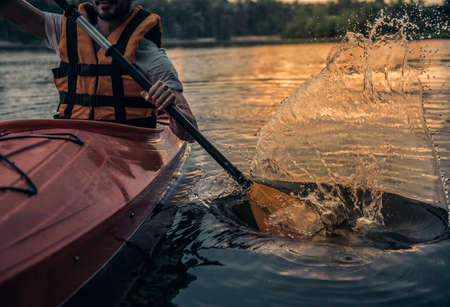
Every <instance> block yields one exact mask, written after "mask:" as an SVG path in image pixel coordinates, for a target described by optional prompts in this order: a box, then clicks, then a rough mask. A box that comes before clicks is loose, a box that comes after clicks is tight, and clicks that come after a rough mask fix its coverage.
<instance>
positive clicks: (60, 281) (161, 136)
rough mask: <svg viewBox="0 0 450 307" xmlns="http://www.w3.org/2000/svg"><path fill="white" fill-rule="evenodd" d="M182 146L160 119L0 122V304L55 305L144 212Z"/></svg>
mask: <svg viewBox="0 0 450 307" xmlns="http://www.w3.org/2000/svg"><path fill="white" fill-rule="evenodd" d="M2 139H3V140H2ZM185 149H186V144H185V143H184V142H182V141H180V140H179V139H178V138H177V137H176V136H175V135H173V134H172V132H171V131H170V129H169V128H168V127H167V126H166V127H164V128H157V129H147V128H138V127H132V126H125V125H120V124H114V123H104V122H93V121H78V120H20V121H8V122H2V123H0V153H1V154H2V155H3V157H4V158H6V159H8V160H9V161H10V162H11V164H13V165H15V167H12V166H11V164H9V163H1V164H0V186H3V187H4V189H3V191H0V204H1V206H0V297H1V298H2V306H57V305H60V304H61V303H62V302H63V301H64V300H66V299H67V298H68V297H70V296H71V295H72V294H73V293H74V292H75V291H76V290H77V289H78V288H80V287H81V286H82V285H83V283H85V282H86V281H87V280H89V279H90V278H91V277H92V276H93V275H94V274H95V273H96V272H97V271H98V270H99V269H100V268H101V267H102V266H103V265H104V264H105V263H107V262H108V261H109V260H110V259H111V257H112V256H113V255H114V254H115V253H116V252H117V251H118V250H119V249H120V248H121V247H123V246H124V242H126V240H128V239H129V238H130V237H131V236H132V235H133V233H134V232H135V231H136V229H137V228H138V227H139V226H140V225H141V224H142V222H143V221H144V219H145V218H146V217H147V216H148V215H149V214H150V213H151V212H152V210H153V209H154V207H155V206H156V204H157V203H158V202H159V200H160V199H161V198H162V196H163V195H164V193H165V192H166V191H167V189H168V187H169V186H170V183H171V181H172V178H173V175H174V173H175V171H176V170H177V169H178V168H179V167H180V166H181V164H182V161H183V157H184V153H185ZM17 169H19V170H20V171H21V172H18V171H17ZM25 176H26V177H27V178H28V179H25ZM30 182H31V183H32V185H33V186H34V187H35V189H36V190H37V193H36V194H35V195H33V196H30V194H33V193H28V192H27V190H29V189H30ZM31 190H32V189H31ZM31 190H30V191H31Z"/></svg>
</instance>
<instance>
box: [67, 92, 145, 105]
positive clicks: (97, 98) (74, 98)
mask: <svg viewBox="0 0 450 307" xmlns="http://www.w3.org/2000/svg"><path fill="white" fill-rule="evenodd" d="M120 99H121V100H122V101H119V100H120ZM59 100H60V104H66V105H68V106H69V105H72V106H73V105H79V106H83V107H90V106H92V107H115V106H116V105H117V104H118V103H120V104H124V105H126V106H127V108H141V109H153V108H154V106H153V105H152V104H151V103H150V102H148V101H146V100H145V99H144V98H140V97H116V96H103V95H88V94H75V95H71V94H69V93H65V92H60V93H59Z"/></svg>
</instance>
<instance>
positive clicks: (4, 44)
mask: <svg viewBox="0 0 450 307" xmlns="http://www.w3.org/2000/svg"><path fill="white" fill-rule="evenodd" d="M336 41H337V39H335V38H334V39H333V38H317V39H315V38H307V39H305V38H303V39H282V38H280V37H277V36H240V37H233V38H232V39H231V40H227V41H220V40H216V39H214V38H199V39H189V40H182V39H176V38H167V39H164V40H163V47H164V48H214V47H247V46H258V45H287V44H310V43H327V42H336ZM0 50H4V51H5V50H6V51H8V50H10V51H20V50H43V51H45V50H48V49H47V47H45V45H44V43H31V44H22V43H13V42H8V41H0Z"/></svg>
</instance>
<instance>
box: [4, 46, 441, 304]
mask: <svg viewBox="0 0 450 307" xmlns="http://www.w3.org/2000/svg"><path fill="white" fill-rule="evenodd" d="M423 45H426V47H427V48H431V49H432V50H437V51H436V52H434V53H432V54H430V55H429V56H428V59H429V63H428V64H429V66H428V67H427V73H428V75H429V76H428V77H427V74H423V75H420V78H421V80H422V82H423V83H424V86H425V88H426V90H425V92H424V96H423V97H424V99H423V104H424V112H425V118H426V120H427V124H428V127H429V129H430V133H431V134H432V137H433V143H434V144H435V145H437V148H438V154H439V155H440V158H441V169H442V170H443V171H444V172H446V174H448V172H449V170H450V154H449V150H450V144H449V140H450V129H449V123H450V111H449V110H450V108H449V97H450V87H449V84H448V80H449V79H450V70H449V69H448V68H449V63H450V51H449V48H450V42H449V41H427V42H425V44H422V43H413V44H412V46H411V47H413V48H420V47H421V46H423ZM332 47H333V45H332V44H309V45H285V46H260V47H248V48H217V49H195V50H190V49H173V50H169V51H168V53H169V55H170V57H171V58H172V59H173V61H174V63H175V66H176V67H177V68H178V70H179V72H180V76H181V78H182V79H183V80H184V81H185V83H184V85H185V92H186V96H187V97H188V99H189V101H190V103H191V105H192V108H193V111H194V113H195V114H196V116H197V117H198V119H199V125H200V129H201V130H202V131H203V132H204V133H205V135H206V136H207V137H208V138H209V139H211V141H213V142H214V143H215V144H216V145H217V147H218V148H219V149H221V150H223V151H224V153H225V154H226V155H227V157H229V159H230V160H231V161H233V162H236V164H237V165H238V166H239V167H240V168H241V169H242V170H243V171H244V172H246V173H249V169H250V161H251V160H252V159H253V157H254V156H255V153H256V151H255V150H256V144H257V140H258V133H259V129H260V128H261V127H262V126H263V125H264V124H265V123H267V122H268V121H269V119H270V118H271V117H272V116H273V114H274V113H275V112H276V110H277V109H278V108H279V106H280V102H281V101H282V100H283V99H284V98H285V97H287V96H289V95H291V94H292V93H293V92H294V91H295V90H296V89H297V88H298V87H299V86H300V85H301V84H302V83H304V82H306V81H307V80H308V79H309V78H310V77H311V76H312V75H317V74H318V73H320V71H321V70H322V69H323V68H324V67H325V66H326V60H327V56H328V54H329V51H330V50H331V48H332ZM56 64H57V59H56V58H55V56H54V55H52V54H50V53H31V52H18V53H14V54H10V53H7V52H4V51H0V119H1V120H6V119H13V118H31V117H35V118H36V117H45V118H49V117H50V116H51V114H52V112H53V111H54V110H55V109H56V104H57V102H56V99H57V92H56V90H55V89H54V88H53V85H52V81H51V74H50V70H49V69H50V68H51V67H54V66H56ZM424 180H425V179H424ZM231 191H233V192H231ZM238 191H239V190H238V189H237V187H236V186H235V184H234V182H233V181H232V180H231V179H229V178H228V177H227V175H226V174H225V173H224V171H223V170H222V169H221V168H220V167H218V166H217V165H216V163H215V162H214V161H213V160H212V159H211V158H210V157H209V156H208V155H207V154H205V153H204V151H203V150H202V149H201V148H199V146H197V145H193V148H192V151H191V155H190V157H189V159H188V160H187V162H186V164H185V167H184V170H183V177H182V180H181V182H180V184H179V186H178V187H177V188H176V190H175V192H174V194H173V195H171V197H170V198H168V199H166V200H165V201H164V204H165V205H166V206H178V207H179V210H178V211H177V212H176V215H175V216H174V223H173V225H172V227H171V230H170V231H169V233H168V234H167V235H166V238H165V240H164V241H163V242H162V244H161V246H160V247H159V249H158V250H157V251H156V252H155V254H153V255H152V257H151V258H150V259H149V260H148V261H147V262H145V263H144V264H143V267H142V270H141V271H139V275H138V276H136V279H137V282H136V283H135V285H134V287H132V289H131V290H130V292H129V295H128V296H127V297H126V299H125V300H124V302H123V303H122V305H124V306H148V305H153V306H157V305H158V304H159V305H162V306H164V305H167V304H168V303H169V302H171V303H174V304H176V305H178V306H230V305H233V304H234V305H236V306H261V305H264V306H293V305H307V306H324V305H333V306H349V305H354V306H360V305H361V304H362V305H381V304H383V305H391V306H392V305H409V306H420V305H426V304H427V303H435V304H436V305H446V304H448V302H449V301H450V296H449V292H448V291H447V290H448V289H447V288H448V284H449V282H450V277H449V276H450V274H448V273H449V269H448V267H449V263H448V259H450V254H449V251H450V248H449V247H450V245H449V242H450V241H449V240H441V241H438V242H435V243H432V244H430V243H428V244H411V242H402V239H401V238H398V237H392V236H391V237H388V236H387V235H386V236H384V237H383V238H382V240H379V241H376V239H377V238H374V240H375V241H376V242H375V243H376V244H378V245H376V246H375V247H374V246H373V245H371V244H375V243H371V244H368V243H367V244H366V243H364V242H363V243H362V244H359V243H358V244H355V245H352V244H349V243H348V242H336V243H314V242H295V241H292V240H289V239H285V238H280V237H275V236H270V235H267V234H261V233H259V232H257V231H255V230H254V229H253V228H252V225H251V221H248V220H245V219H243V216H244V214H243V213H242V212H239V213H238V214H237V213H236V210H237V211H239V210H240V209H241V208H243V207H244V206H240V205H244V200H243V199H242V195H241V194H239V193H237V192H238ZM230 193H231V196H230ZM232 193H237V194H236V195H234V194H232ZM227 197H229V198H227ZM156 218H157V216H156V217H155V219H156ZM412 222H414V221H412ZM149 235H150V234H149ZM403 243H404V244H403ZM399 244H400V246H399ZM402 244H403V245H402ZM399 247H403V249H400V250H398V249H395V250H394V249H393V248H399Z"/></svg>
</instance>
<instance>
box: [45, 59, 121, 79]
mask: <svg viewBox="0 0 450 307" xmlns="http://www.w3.org/2000/svg"><path fill="white" fill-rule="evenodd" d="M52 72H53V76H54V77H55V78H56V79H59V78H64V77H68V76H71V75H77V76H87V77H96V76H111V75H112V74H117V73H120V74H121V75H124V74H125V73H124V72H123V71H122V70H121V68H120V66H119V65H113V64H80V63H75V64H70V63H67V62H60V63H59V67H58V68H54V69H52Z"/></svg>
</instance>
